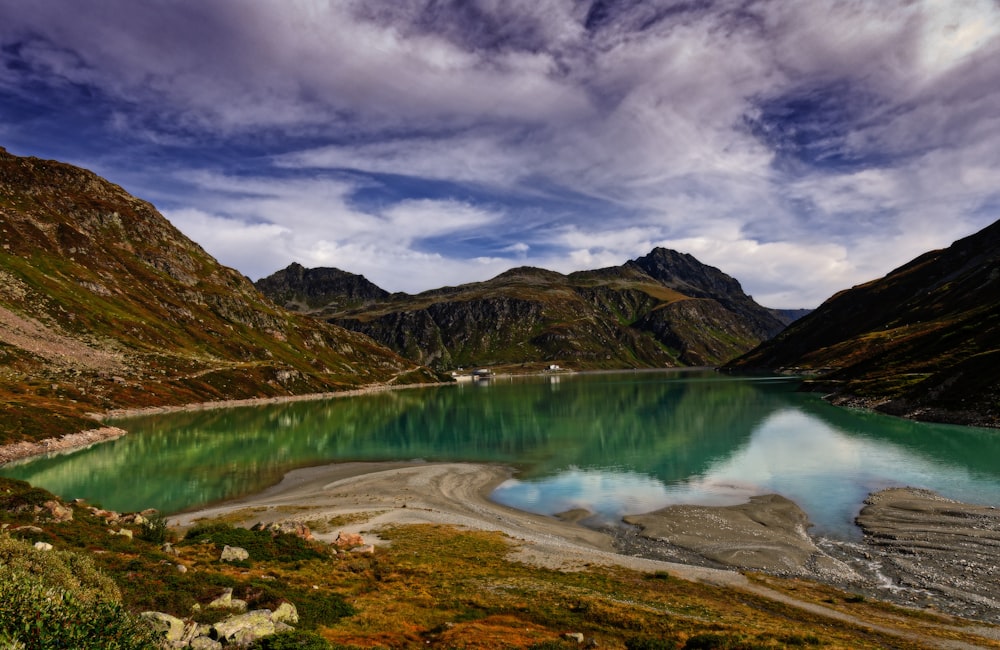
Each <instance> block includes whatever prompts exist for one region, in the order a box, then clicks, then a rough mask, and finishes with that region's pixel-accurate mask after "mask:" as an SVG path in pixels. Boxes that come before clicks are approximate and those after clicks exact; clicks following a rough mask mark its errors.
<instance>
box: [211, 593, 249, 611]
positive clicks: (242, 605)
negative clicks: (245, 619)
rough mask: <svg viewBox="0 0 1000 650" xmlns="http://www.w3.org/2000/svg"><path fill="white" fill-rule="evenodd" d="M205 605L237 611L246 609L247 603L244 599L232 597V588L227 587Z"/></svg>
mask: <svg viewBox="0 0 1000 650" xmlns="http://www.w3.org/2000/svg"><path fill="white" fill-rule="evenodd" d="M206 607H211V608H213V609H231V610H234V611H237V612H245V611H247V603H246V601H245V600H240V599H239V598H233V590H232V588H227V589H226V590H225V591H223V592H222V595H221V596H219V597H218V598H216V599H215V600H213V601H212V602H210V603H209V604H208V605H206Z"/></svg>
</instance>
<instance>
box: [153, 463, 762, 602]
mask: <svg viewBox="0 0 1000 650" xmlns="http://www.w3.org/2000/svg"><path fill="white" fill-rule="evenodd" d="M512 475H513V470H512V469H510V468H508V467H503V466H497V465H482V464H472V463H419V462H418V463H399V462H386V463H343V464H335V465H326V466H321V467H311V468H306V469H300V470H295V471H293V472H290V473H289V474H287V475H286V476H285V477H284V479H283V480H282V481H281V482H280V483H279V484H278V485H275V486H274V487H272V488H269V489H267V490H265V491H264V492H261V493H260V494H257V495H254V496H250V497H246V498H243V499H238V500H236V501H230V502H227V503H224V504H221V505H217V506H213V507H209V508H205V509H201V510H197V511H193V512H187V513H182V514H180V515H177V516H175V517H172V518H171V520H170V521H171V525H179V526H189V525H191V524H192V523H193V522H194V521H195V520H197V519H202V518H213V517H220V516H225V517H226V518H227V520H229V521H233V522H234V523H239V524H244V525H252V524H254V523H258V522H260V523H270V522H275V521H294V522H301V523H305V524H306V525H308V526H309V527H310V528H311V529H313V530H314V531H323V532H318V533H314V534H315V536H316V537H317V538H319V539H323V540H325V541H333V539H335V538H336V536H337V534H338V533H339V532H340V531H343V532H345V533H362V534H363V535H364V537H365V539H366V540H368V541H371V542H374V543H376V544H380V543H381V541H380V540H379V539H378V536H377V530H378V529H379V528H380V527H383V526H392V525H402V524H422V523H430V524H445V525H454V526H464V527H467V528H471V529H476V530H495V531H499V532H502V533H504V534H506V535H508V536H509V537H511V538H513V539H515V540H518V541H519V544H518V545H517V546H516V551H514V559H517V560H520V561H524V562H528V563H531V564H535V565H538V566H545V567H550V568H557V569H562V570H579V569H582V568H585V567H587V566H591V565H619V566H624V567H628V568H632V569H636V570H640V571H666V572H668V573H670V574H671V575H674V576H676V577H680V578H684V579H687V580H696V581H701V582H706V583H710V584H717V585H726V586H745V585H746V584H747V583H748V581H747V580H746V578H745V577H744V576H743V575H741V574H740V573H738V572H736V571H728V570H720V569H714V568H707V567H698V566H689V565H684V564H678V563H672V562H663V561H659V560H653V559H648V558H642V557H636V556H629V555H622V554H620V553H617V552H616V551H615V540H614V538H613V537H612V536H611V535H609V534H607V533H605V532H601V531H597V530H593V529H590V528H587V527H585V526H583V525H581V524H579V523H575V522H574V521H573V518H572V517H569V518H566V519H559V518H555V517H545V516H542V515H536V514H533V513H529V512H524V511H521V510H516V509H514V508H509V507H507V506H503V505H500V504H498V503H495V502H493V501H491V500H490V499H489V494H490V493H491V492H492V491H493V489H494V488H495V487H496V486H497V485H499V484H500V483H501V482H503V481H505V480H506V479H508V478H510V477H511V476H512ZM331 519H332V520H334V521H336V522H348V523H339V524H338V525H335V526H330V525H329V524H328V522H329V521H330V520H331Z"/></svg>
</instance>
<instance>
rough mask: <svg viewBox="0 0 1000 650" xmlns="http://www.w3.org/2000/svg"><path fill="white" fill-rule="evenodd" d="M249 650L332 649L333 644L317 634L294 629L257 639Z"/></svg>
mask: <svg viewBox="0 0 1000 650" xmlns="http://www.w3.org/2000/svg"><path fill="white" fill-rule="evenodd" d="M249 650H333V646H332V645H330V642H329V641H327V640H326V639H324V638H323V637H321V636H319V635H318V634H313V633H312V632H300V631H298V630H295V631H293V632H281V633H279V634H273V635H271V636H266V637H264V638H262V639H258V640H257V641H255V642H254V644H253V645H251V646H250V648H249Z"/></svg>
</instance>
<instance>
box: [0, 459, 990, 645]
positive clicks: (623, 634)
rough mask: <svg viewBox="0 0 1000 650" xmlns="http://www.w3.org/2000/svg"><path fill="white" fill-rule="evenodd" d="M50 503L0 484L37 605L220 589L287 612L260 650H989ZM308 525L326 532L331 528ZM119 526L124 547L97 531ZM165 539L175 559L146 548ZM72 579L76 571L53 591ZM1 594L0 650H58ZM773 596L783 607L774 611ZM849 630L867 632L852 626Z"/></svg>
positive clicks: (727, 601)
mask: <svg viewBox="0 0 1000 650" xmlns="http://www.w3.org/2000/svg"><path fill="white" fill-rule="evenodd" d="M52 503H58V500H57V499H56V498H55V497H53V496H52V495H51V494H48V493H47V492H45V491H44V490H40V489H36V488H32V487H31V486H29V485H27V484H26V483H23V482H19V481H11V480H5V479H0V525H2V526H3V527H4V529H5V530H4V531H3V532H2V533H0V537H2V538H3V540H5V541H4V545H3V548H6V549H11V548H13V549H14V550H12V551H9V553H8V555H7V556H5V557H4V562H3V566H4V568H5V569H6V568H7V567H8V566H10V565H12V563H13V564H16V562H13V561H12V560H11V559H10V558H11V557H14V555H17V554H18V553H20V555H21V556H24V557H29V558H35V559H34V560H33V562H34V564H32V563H31V562H28V563H25V562H23V561H20V560H19V562H21V564H20V566H22V567H24V566H29V565H30V566H32V567H34V568H29V569H26V570H23V571H21V573H20V574H18V575H19V576H20V577H19V580H25V579H27V580H31V579H32V576H33V579H34V580H35V581H36V586H37V585H38V584H45V585H48V586H49V588H50V593H55V591H51V589H55V590H56V591H58V590H59V589H63V590H64V591H66V590H68V589H70V588H72V589H77V590H78V591H79V590H81V589H82V591H80V593H83V594H84V595H83V596H77V597H78V598H79V597H86V598H92V599H93V598H103V599H104V600H106V601H108V602H109V603H120V604H121V608H122V609H124V610H125V612H131V613H133V614H137V613H138V612H141V611H145V610H158V611H163V612H168V613H171V614H174V615H176V616H180V617H187V618H194V619H195V620H199V621H201V622H211V621H212V620H218V618H220V617H222V616H223V615H224V614H225V613H226V612H222V611H219V610H211V609H208V608H205V607H204V605H205V604H206V603H208V602H210V601H211V600H213V599H215V598H216V597H218V596H219V595H220V594H221V593H222V592H223V590H224V589H226V588H232V589H233V597H235V598H240V599H243V600H246V601H247V602H248V604H249V607H250V609H258V608H271V607H275V606H276V605H277V604H279V603H280V602H281V601H285V600H287V601H291V602H292V603H294V604H295V605H296V606H297V608H298V611H299V614H300V616H301V621H300V623H299V625H298V626H297V627H298V630H297V632H295V633H293V634H291V635H286V638H285V639H284V640H283V641H281V642H280V643H279V641H278V640H277V639H275V640H274V642H272V644H271V645H260V646H258V647H261V648H266V647H272V648H277V647H287V648H293V647H294V648H310V649H313V650H319V649H321V648H324V647H333V648H344V647H358V648H415V647H425V648H426V647H437V648H537V649H547V648H570V647H581V646H580V642H578V641H577V640H576V638H568V637H567V636H566V635H568V634H582V635H583V638H584V641H583V643H584V644H591V642H593V643H596V644H597V647H601V648H627V649H630V650H643V649H659V648H670V649H679V648H723V649H727V648H728V649H758V648H799V647H804V648H845V649H846V648H852V649H856V648H924V647H941V646H940V645H939V644H940V643H941V642H943V641H945V640H946V639H948V640H957V641H965V642H966V643H970V644H973V645H976V646H977V647H1000V643H995V644H990V642H988V641H984V639H982V638H981V637H978V636H973V635H971V634H969V633H968V631H969V627H968V626H969V625H970V624H968V623H966V622H963V621H959V620H956V619H952V618H948V617H940V616H936V615H930V614H927V613H923V612H911V611H907V610H903V609H899V608H895V607H890V606H887V605H883V604H880V603H872V602H866V601H865V600H864V599H861V598H859V597H856V596H852V595H851V594H847V593H843V592H839V591H837V590H834V589H831V588H829V587H824V586H821V585H815V584H813V583H808V582H804V581H797V580H779V579H776V578H770V577H766V578H765V577H758V578H756V579H755V580H754V585H755V586H756V587H757V588H758V589H759V591H758V593H754V592H750V591H741V590H733V589H726V588H721V587H713V586H709V585H703V584H697V583H692V582H687V581H683V580H678V579H675V578H671V577H670V576H668V575H667V574H665V573H652V574H650V573H640V572H635V571H629V570H625V569H617V568H608V567H596V566H594V567H589V568H588V569H587V570H584V571H577V572H563V571H555V570H548V569H541V568H538V567H534V566H529V565H526V564H523V563H520V562H516V561H512V560H511V559H509V557H508V556H509V553H510V551H511V549H512V548H513V547H514V545H515V543H516V542H514V541H513V540H511V539H510V538H507V537H505V536H503V535H501V534H499V533H489V532H479V531H468V530H461V529H456V528H451V527H441V526H431V525H420V526H407V527H400V528H395V529H391V530H382V531H380V533H379V534H380V536H381V537H382V538H386V539H389V540H390V541H391V544H390V545H389V546H388V547H379V548H378V549H377V550H376V552H375V553H374V554H359V553H350V552H340V553H337V552H335V551H334V550H333V549H332V548H331V547H329V546H327V545H326V544H324V543H321V542H314V541H306V540H304V539H302V538H300V537H297V536H295V535H291V534H287V533H281V534H277V535H274V534H272V533H270V532H266V531H250V530H247V529H243V528H233V527H232V526H230V525H229V524H227V523H225V522H202V523H200V524H199V525H198V526H196V527H195V528H193V529H191V530H189V531H187V532H186V534H185V536H184V538H183V539H177V538H178V537H179V535H178V533H177V532H176V531H171V530H168V529H166V528H165V527H164V526H163V523H162V519H159V518H157V517H156V516H149V517H147V519H148V522H147V523H140V524H138V525H135V524H132V525H127V524H125V523H122V522H123V521H125V520H117V521H115V520H114V519H109V517H108V515H107V514H105V513H103V512H102V511H100V510H98V509H96V508H94V507H92V506H90V505H88V504H83V503H73V504H67V507H68V509H69V511H70V512H71V513H72V519H67V520H64V521H59V519H66V515H65V513H64V512H63V513H61V514H60V512H59V509H58V508H55V507H53V506H52V505H51V504H52ZM60 505H61V504H60ZM323 523H325V524H326V525H327V526H328V527H329V529H330V530H336V527H337V526H338V525H343V522H338V521H331V522H323ZM122 527H126V528H128V529H131V530H133V532H134V533H135V537H134V538H133V539H128V538H126V537H124V536H122V535H117V534H111V533H110V532H109V531H112V530H114V531H117V530H120V529H121V528H122ZM18 538H19V539H21V540H24V541H26V542H30V543H34V542H39V541H41V542H46V543H49V544H52V546H53V547H54V550H53V551H37V550H35V549H33V548H31V547H30V546H29V545H28V544H20V545H18V543H17V542H16V540H17V539H18ZM170 538H174V541H175V544H174V546H175V549H176V552H177V555H174V554H170V553H167V552H165V551H163V550H162V548H161V542H162V541H163V540H164V539H170ZM224 544H229V545H239V546H242V547H244V548H246V549H247V550H248V551H249V552H250V558H251V559H250V560H248V561H242V562H237V563H222V562H220V561H219V553H220V550H221V548H222V546H223V545H224ZM64 551H71V552H72V553H63V552H64ZM45 553H50V554H52V553H55V554H58V557H60V558H63V559H62V560H61V561H59V562H55V563H54V564H53V566H55V565H58V566H57V568H55V569H52V568H48V569H47V568H46V564H45V563H47V562H48V563H50V564H51V563H52V562H51V561H50V560H39V559H38V558H39V557H41V556H40V555H37V554H45ZM52 557H55V556H52ZM73 557H75V558H77V559H72V558H73ZM67 558H68V559H67ZM179 566H183V567H185V570H183V571H182V570H180V569H179V568H178V567H179ZM74 571H78V572H82V573H81V575H80V576H79V577H78V578H73V579H70V578H67V574H73V572H74ZM25 576H27V578H25ZM54 579H56V582H53V580H54ZM74 580H75V582H74ZM112 583H113V584H112ZM53 585H54V586H53ZM67 585H69V587H67ZM80 585H83V586H84V587H86V588H84V587H80ZM87 585H94V586H92V587H87ZM9 587H10V585H9V584H8V585H5V589H6V591H5V599H4V601H3V602H0V640H7V641H8V642H9V643H11V644H12V645H10V646H9V647H60V646H57V645H51V646H44V645H21V646H18V645H16V643H18V642H19V641H18V639H17V635H18V634H19V629H17V627H18V626H17V625H16V624H12V623H11V616H10V614H11V612H13V611H14V609H13V608H16V607H18V606H24V603H23V602H22V601H23V599H24V598H26V597H27V596H26V595H25V594H27V595H30V594H32V593H36V592H37V589H35V590H34V591H32V589H34V588H33V587H32V588H29V587H30V585H28V586H25V588H24V589H21V590H20V591H18V590H17V589H13V588H9ZM84 592H85V593H84ZM779 593H780V594H784V595H786V596H790V597H791V598H792V599H794V601H795V603H791V604H790V603H788V602H782V601H781V600H780V599H776V598H775V597H774V594H779ZM768 594H771V595H770V596H769V595H768ZM802 603H806V604H810V603H811V604H815V605H818V606H822V607H824V608H826V609H836V610H838V611H840V612H842V613H844V614H846V616H845V619H846V620H837V619H834V618H831V617H829V616H828V615H823V614H820V613H810V612H809V611H807V610H805V609H803V608H802V606H801V605H802ZM93 611H98V610H96V609H95V610H93ZM109 611H111V612H112V614H114V616H115V617H119V618H114V621H116V622H118V624H119V627H120V628H122V629H126V630H131V627H130V625H131V623H130V622H129V621H128V620H126V619H124V618H121V617H120V616H119V613H118V610H117V609H116V608H115V607H111V608H110V610H109ZM863 621H867V622H868V623H869V625H861V624H858V623H859V622H863ZM48 624H49V625H51V626H54V627H58V626H60V625H63V626H69V627H70V628H71V629H69V630H68V631H65V630H64V632H65V633H66V634H72V633H73V630H74V629H75V628H73V626H86V627H87V630H88V634H91V635H95V634H96V635H98V636H97V637H92V639H93V640H94V643H96V645H93V646H88V647H102V646H101V639H100V636H99V635H100V630H99V629H95V628H96V626H95V625H93V621H88V620H87V617H86V616H84V617H82V618H81V617H79V616H78V617H76V618H75V619H74V618H73V617H68V618H66V617H64V618H59V617H58V616H56V617H53V618H52V619H51V620H50V622H49V623H48ZM873 626H874V627H873ZM877 626H883V627H888V628H892V629H894V630H905V631H908V633H910V634H911V635H914V636H911V637H910V638H900V637H899V636H895V635H891V634H887V633H883V632H880V631H877V630H878V627H877ZM108 629H109V630H110V629H111V628H110V627H109V628H108ZM116 633H119V634H120V633H121V631H120V630H118V632H116ZM32 634H34V632H32ZM3 647H8V646H3ZM81 647H82V646H81ZM108 647H111V646H108ZM115 647H128V646H127V645H118V646H115Z"/></svg>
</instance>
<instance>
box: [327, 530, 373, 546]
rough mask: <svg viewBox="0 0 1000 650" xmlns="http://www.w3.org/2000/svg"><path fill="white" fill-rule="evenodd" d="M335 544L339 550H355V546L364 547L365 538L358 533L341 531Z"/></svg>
mask: <svg viewBox="0 0 1000 650" xmlns="http://www.w3.org/2000/svg"><path fill="white" fill-rule="evenodd" d="M333 543H334V545H336V546H337V547H339V548H354V547H355V546H364V544H365V538H364V537H362V536H361V535H359V534H357V533H345V532H344V531H340V532H339V533H337V539H335V540H334V541H333Z"/></svg>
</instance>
